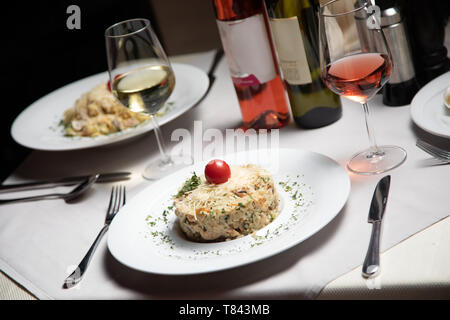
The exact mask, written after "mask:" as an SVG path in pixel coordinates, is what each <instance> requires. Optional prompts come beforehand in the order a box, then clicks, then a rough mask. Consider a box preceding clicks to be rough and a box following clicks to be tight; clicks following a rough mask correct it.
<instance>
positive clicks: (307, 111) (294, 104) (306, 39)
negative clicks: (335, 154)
mask: <svg viewBox="0 0 450 320" xmlns="http://www.w3.org/2000/svg"><path fill="white" fill-rule="evenodd" d="M266 7H267V12H268V14H269V17H270V26H271V30H272V33H273V36H274V42H275V47H276V50H277V53H278V59H279V63H280V66H281V69H282V71H283V77H284V81H285V84H286V88H287V92H288V96H289V100H290V103H291V109H292V114H293V116H294V120H295V122H296V123H297V125H298V126H300V127H302V128H307V129H310V128H319V127H323V126H326V125H328V124H331V123H333V122H335V121H337V120H338V119H339V118H340V117H341V115H342V107H341V102H340V99H339V96H338V95H336V94H334V93H333V92H331V90H329V89H328V88H327V87H326V86H325V84H324V83H323V82H322V79H321V77H320V62H319V39H318V38H319V29H318V23H317V10H318V6H317V4H316V3H315V2H314V0H266Z"/></svg>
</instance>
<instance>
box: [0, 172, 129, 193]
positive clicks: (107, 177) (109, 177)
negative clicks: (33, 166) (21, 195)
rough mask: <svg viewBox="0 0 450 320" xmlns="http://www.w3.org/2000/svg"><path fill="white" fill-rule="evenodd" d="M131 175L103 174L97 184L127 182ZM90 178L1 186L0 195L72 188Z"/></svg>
mask: <svg viewBox="0 0 450 320" xmlns="http://www.w3.org/2000/svg"><path fill="white" fill-rule="evenodd" d="M130 175H131V172H108V173H102V174H100V176H99V178H98V180H97V181H96V183H98V182H113V181H121V180H126V179H130ZM88 177H89V175H85V176H74V177H66V178H56V179H49V180H44V181H33V182H25V183H16V184H7V185H0V193H6V192H17V191H26V190H33V189H43V188H53V187H59V186H71V185H75V184H78V183H81V182H82V181H83V180H86V179H87V178H88Z"/></svg>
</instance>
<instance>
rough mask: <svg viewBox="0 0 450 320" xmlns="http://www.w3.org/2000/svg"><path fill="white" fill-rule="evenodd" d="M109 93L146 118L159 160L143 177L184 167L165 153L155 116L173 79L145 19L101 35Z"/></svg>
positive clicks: (150, 166) (159, 44) (131, 20)
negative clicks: (154, 140)
mask: <svg viewBox="0 0 450 320" xmlns="http://www.w3.org/2000/svg"><path fill="white" fill-rule="evenodd" d="M105 40H106V54H107V61H108V72H109V77H110V84H111V92H112V93H113V94H114V95H115V97H116V98H117V99H118V100H119V101H120V102H121V103H122V104H123V105H124V106H125V107H127V108H129V109H130V110H131V111H133V112H139V113H144V114H148V115H150V119H151V121H152V123H153V127H154V132H155V135H156V141H157V144H158V148H159V151H160V157H159V158H158V159H156V160H154V161H152V162H150V164H149V165H148V166H147V167H146V169H145V171H144V173H143V176H144V178H147V179H158V178H160V177H162V176H164V175H165V174H167V173H168V172H169V171H172V170H174V169H176V168H178V167H181V166H183V165H185V161H182V160H181V159H173V158H171V157H170V156H169V155H168V154H167V153H166V151H165V146H164V140H163V137H162V133H161V130H160V128H159V125H158V122H157V120H156V117H155V115H156V113H157V112H158V111H159V110H160V109H161V108H162V107H163V106H164V104H165V102H166V101H167V99H168V98H169V96H170V95H171V93H172V91H173V89H174V87H175V75H174V73H173V70H172V67H171V65H170V62H169V59H168V58H167V56H166V54H165V52H164V49H163V47H162V45H161V43H160V42H159V40H158V38H157V36H156V34H155V33H154V31H153V29H152V27H151V25H150V21H149V20H147V19H130V20H126V21H122V22H119V23H116V24H114V25H112V26H110V27H109V28H107V29H106V31H105Z"/></svg>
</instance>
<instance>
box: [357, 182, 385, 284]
mask: <svg viewBox="0 0 450 320" xmlns="http://www.w3.org/2000/svg"><path fill="white" fill-rule="evenodd" d="M390 185H391V176H390V175H387V176H385V177H384V178H382V179H381V180H380V181H379V182H378V184H377V186H376V188H375V191H374V193H373V197H372V202H371V204H370V209H369V218H368V223H371V224H372V234H371V236H370V243H369V248H368V249H367V254H366V258H365V259H364V263H363V268H362V274H363V276H364V277H366V278H370V277H374V276H376V275H377V274H378V272H379V271H380V236H381V221H382V220H383V216H384V212H385V211H386V204H387V199H388V195H389V188H390Z"/></svg>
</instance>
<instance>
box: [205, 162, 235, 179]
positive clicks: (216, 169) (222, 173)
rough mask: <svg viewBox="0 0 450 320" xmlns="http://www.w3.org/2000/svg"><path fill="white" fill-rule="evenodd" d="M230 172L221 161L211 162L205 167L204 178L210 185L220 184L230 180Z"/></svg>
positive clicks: (226, 165)
mask: <svg viewBox="0 0 450 320" xmlns="http://www.w3.org/2000/svg"><path fill="white" fill-rule="evenodd" d="M230 176H231V170H230V167H229V166H228V164H227V163H226V162H225V161H222V160H211V161H210V162H208V164H207V165H206V167H205V177H206V180H207V181H208V182H210V183H214V184H221V183H224V182H227V181H228V179H230Z"/></svg>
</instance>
